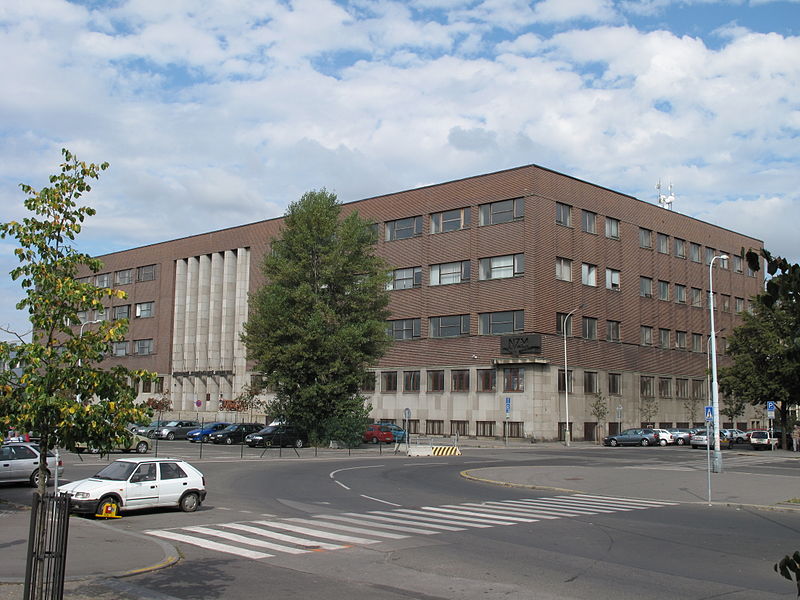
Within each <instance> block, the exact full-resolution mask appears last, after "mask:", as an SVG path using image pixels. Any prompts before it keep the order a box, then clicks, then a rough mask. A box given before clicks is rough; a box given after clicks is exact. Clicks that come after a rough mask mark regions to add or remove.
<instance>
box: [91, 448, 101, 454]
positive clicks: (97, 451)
mask: <svg viewBox="0 0 800 600" xmlns="http://www.w3.org/2000/svg"><path fill="white" fill-rule="evenodd" d="M89 452H90V453H91V454H100V448H89Z"/></svg>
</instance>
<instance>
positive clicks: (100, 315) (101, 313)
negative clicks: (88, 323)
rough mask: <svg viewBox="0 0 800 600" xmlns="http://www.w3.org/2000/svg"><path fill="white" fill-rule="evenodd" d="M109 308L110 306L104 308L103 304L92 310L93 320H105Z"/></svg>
mask: <svg viewBox="0 0 800 600" xmlns="http://www.w3.org/2000/svg"><path fill="white" fill-rule="evenodd" d="M110 310H111V309H110V308H106V307H105V306H104V307H103V308H98V309H97V310H96V311H94V320H95V321H105V320H106V317H107V315H108V313H109V311H110Z"/></svg>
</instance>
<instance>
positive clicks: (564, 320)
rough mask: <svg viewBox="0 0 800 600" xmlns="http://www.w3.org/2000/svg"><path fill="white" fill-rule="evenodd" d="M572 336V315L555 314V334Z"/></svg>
mask: <svg viewBox="0 0 800 600" xmlns="http://www.w3.org/2000/svg"><path fill="white" fill-rule="evenodd" d="M565 332H566V334H567V335H568V336H569V335H572V315H569V317H568V316H567V313H556V333H558V334H561V335H564V333H565Z"/></svg>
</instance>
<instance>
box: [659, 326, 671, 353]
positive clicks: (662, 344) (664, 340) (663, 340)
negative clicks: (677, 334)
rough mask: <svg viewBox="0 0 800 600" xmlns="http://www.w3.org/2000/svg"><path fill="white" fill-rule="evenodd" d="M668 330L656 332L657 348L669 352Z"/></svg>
mask: <svg viewBox="0 0 800 600" xmlns="http://www.w3.org/2000/svg"><path fill="white" fill-rule="evenodd" d="M669 333H670V332H669V329H659V330H658V347H659V348H663V349H664V350H669V349H670V348H671V346H670V339H669V337H670V336H669Z"/></svg>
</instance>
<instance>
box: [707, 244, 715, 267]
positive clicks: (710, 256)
mask: <svg viewBox="0 0 800 600" xmlns="http://www.w3.org/2000/svg"><path fill="white" fill-rule="evenodd" d="M716 253H717V251H716V250H714V248H708V247H706V265H710V264H711V261H712V260H713V258H714V255H715V254H716ZM715 266H716V265H715Z"/></svg>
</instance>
